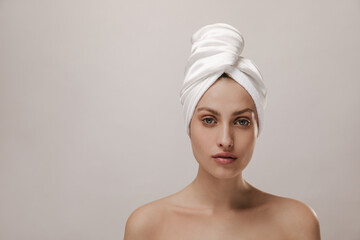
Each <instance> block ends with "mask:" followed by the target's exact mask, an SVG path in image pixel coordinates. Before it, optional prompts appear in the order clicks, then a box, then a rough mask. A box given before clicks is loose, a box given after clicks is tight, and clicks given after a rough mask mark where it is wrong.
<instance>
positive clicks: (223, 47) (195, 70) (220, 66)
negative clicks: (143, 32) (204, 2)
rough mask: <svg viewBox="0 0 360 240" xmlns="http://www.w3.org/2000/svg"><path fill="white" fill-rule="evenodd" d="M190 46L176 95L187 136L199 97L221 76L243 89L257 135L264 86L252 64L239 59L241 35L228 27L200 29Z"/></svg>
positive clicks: (260, 118) (263, 105)
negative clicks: (253, 112)
mask: <svg viewBox="0 0 360 240" xmlns="http://www.w3.org/2000/svg"><path fill="white" fill-rule="evenodd" d="M191 43H192V47H191V55H190V57H189V59H188V62H187V65H186V68H185V78H184V84H183V87H182V89H181V92H180V101H181V104H182V106H183V114H184V117H185V126H186V131H187V134H188V135H189V126H190V121H191V119H192V116H193V113H194V111H195V108H196V105H197V104H198V102H199V100H200V98H201V96H202V95H203V94H204V93H205V92H206V90H207V89H208V88H209V87H210V86H211V85H212V84H213V83H214V82H215V81H216V80H217V79H218V78H219V77H220V76H221V75H222V74H224V73H226V74H227V75H228V76H230V77H231V78H232V79H234V80H235V81H236V82H238V83H239V84H240V85H241V86H243V87H244V88H245V90H246V91H247V92H248V93H249V94H250V96H251V97H252V99H253V101H254V103H255V106H256V111H257V117H258V124H259V134H260V132H261V129H262V128H263V121H264V116H263V110H264V108H265V105H266V87H265V85H264V83H263V79H262V76H261V74H260V72H259V70H258V69H257V67H256V66H255V65H254V63H253V62H252V61H251V60H249V59H246V58H243V57H241V56H240V54H241V52H242V50H243V48H244V39H243V37H242V36H241V33H240V32H239V31H238V30H237V29H236V28H234V27H232V26H230V25H228V24H224V23H216V24H211V25H206V26H204V27H202V28H200V29H199V30H198V31H197V32H195V33H194V34H193V36H192V37H191Z"/></svg>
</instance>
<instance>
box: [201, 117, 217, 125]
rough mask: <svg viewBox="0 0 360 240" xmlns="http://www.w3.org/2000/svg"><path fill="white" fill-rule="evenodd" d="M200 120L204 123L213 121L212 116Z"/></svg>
mask: <svg viewBox="0 0 360 240" xmlns="http://www.w3.org/2000/svg"><path fill="white" fill-rule="evenodd" d="M202 121H203V122H204V123H205V124H212V123H214V122H215V121H214V119H212V118H204V119H203V120H202Z"/></svg>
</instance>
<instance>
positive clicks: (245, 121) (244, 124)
mask: <svg viewBox="0 0 360 240" xmlns="http://www.w3.org/2000/svg"><path fill="white" fill-rule="evenodd" d="M236 122H237V123H239V125H242V126H249V125H250V121H249V120H247V119H239V120H238V121H236Z"/></svg>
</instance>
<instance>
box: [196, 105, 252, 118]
mask: <svg viewBox="0 0 360 240" xmlns="http://www.w3.org/2000/svg"><path fill="white" fill-rule="evenodd" d="M203 110H205V111H208V112H211V113H212V114H214V115H218V116H219V115H220V113H219V112H218V111H216V110H214V109H211V108H208V107H201V108H198V109H197V112H200V111H203ZM244 112H254V110H252V109H251V108H245V109H243V110H240V111H236V112H234V113H233V114H232V115H233V116H236V115H240V114H243V113H244Z"/></svg>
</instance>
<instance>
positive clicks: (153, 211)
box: [124, 199, 166, 240]
mask: <svg viewBox="0 0 360 240" xmlns="http://www.w3.org/2000/svg"><path fill="white" fill-rule="evenodd" d="M165 202H166V199H159V200H156V201H153V202H150V203H147V204H145V205H143V206H141V207H139V208H137V209H135V210H134V211H133V212H132V213H131V214H130V216H129V218H128V220H127V222H126V226H125V235H124V240H137V239H149V238H150V236H151V235H152V234H153V232H154V229H156V227H157V226H158V224H160V221H161V219H162V214H163V204H164V203H165Z"/></svg>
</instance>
